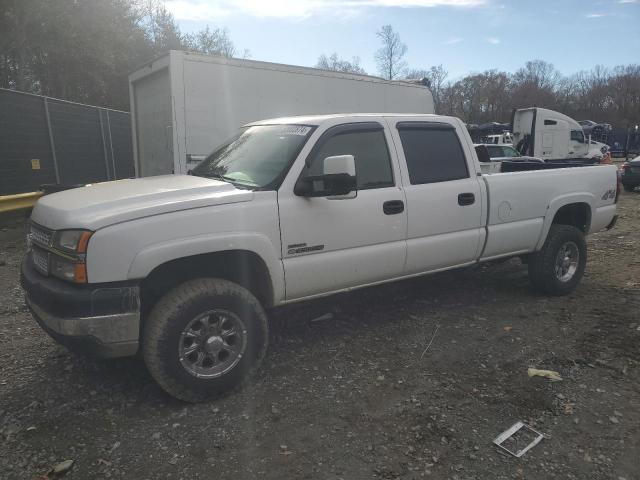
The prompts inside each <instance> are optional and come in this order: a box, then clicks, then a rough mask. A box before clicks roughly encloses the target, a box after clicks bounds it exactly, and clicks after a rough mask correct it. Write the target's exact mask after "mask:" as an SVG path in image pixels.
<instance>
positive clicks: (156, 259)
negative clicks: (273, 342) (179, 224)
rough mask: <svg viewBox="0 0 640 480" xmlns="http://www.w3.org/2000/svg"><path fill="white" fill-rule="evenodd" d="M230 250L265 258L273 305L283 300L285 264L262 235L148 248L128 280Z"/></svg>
mask: <svg viewBox="0 0 640 480" xmlns="http://www.w3.org/2000/svg"><path fill="white" fill-rule="evenodd" d="M229 250H246V251H249V252H252V253H255V254H256V255H258V256H259V257H260V258H262V260H263V261H264V263H265V265H266V266H267V269H268V270H269V275H270V276H271V282H272V286H273V294H274V299H273V300H274V304H278V303H280V302H281V301H282V299H284V271H283V267H282V262H281V261H280V258H279V255H278V253H277V252H276V250H275V249H274V246H273V244H272V243H271V241H270V240H269V238H268V237H267V236H266V235H263V234H261V233H247V232H243V233H242V234H233V233H228V234H224V233H220V234H214V235H198V236H194V237H189V238H182V239H174V240H169V241H166V242H161V243H155V244H152V245H149V246H147V247H146V248H144V249H143V250H141V251H140V252H138V254H137V255H136V256H135V257H134V259H133V262H132V263H131V266H130V267H129V272H128V274H127V278H128V279H131V280H133V279H140V278H146V277H147V276H148V275H149V273H151V271H153V269H155V268H156V267H159V266H160V265H162V264H164V263H166V262H169V261H171V260H177V259H180V258H185V257H190V256H193V255H201V254H206V253H218V252H224V251H229Z"/></svg>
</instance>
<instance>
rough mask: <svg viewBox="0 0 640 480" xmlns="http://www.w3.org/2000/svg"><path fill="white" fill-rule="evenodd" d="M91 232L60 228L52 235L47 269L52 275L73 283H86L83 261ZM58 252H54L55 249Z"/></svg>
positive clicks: (85, 267) (85, 266) (85, 269)
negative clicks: (51, 248)
mask: <svg viewBox="0 0 640 480" xmlns="http://www.w3.org/2000/svg"><path fill="white" fill-rule="evenodd" d="M91 235H93V232H90V231H88V230H60V231H58V232H56V233H55V234H54V236H53V241H52V247H53V250H52V251H51V252H52V253H51V255H50V256H49V257H50V262H51V263H50V267H49V271H50V273H51V275H53V276H54V277H58V278H60V279H62V280H66V281H68V282H75V283H87V265H86V263H85V259H86V253H87V246H88V244H89V239H90V238H91ZM56 250H57V251H58V252H60V253H59V254H58V253H55V251H56Z"/></svg>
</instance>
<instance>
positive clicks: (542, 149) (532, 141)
mask: <svg viewBox="0 0 640 480" xmlns="http://www.w3.org/2000/svg"><path fill="white" fill-rule="evenodd" d="M511 124H512V128H513V145H514V146H515V147H516V148H517V149H518V151H519V152H520V154H521V155H527V156H531V157H536V158H540V159H542V160H544V161H545V162H552V161H567V160H569V161H578V162H583V163H598V161H599V160H601V159H602V152H601V151H600V149H595V151H594V150H593V149H592V148H591V147H590V144H589V139H587V138H586V137H585V135H584V131H583V130H582V127H581V126H580V124H579V123H578V122H577V121H575V120H574V119H573V118H571V117H569V116H567V115H564V114H562V113H560V112H556V111H554V110H549V109H546V108H537V107H532V108H522V109H519V110H516V111H515V112H514V114H513V120H512V122H511Z"/></svg>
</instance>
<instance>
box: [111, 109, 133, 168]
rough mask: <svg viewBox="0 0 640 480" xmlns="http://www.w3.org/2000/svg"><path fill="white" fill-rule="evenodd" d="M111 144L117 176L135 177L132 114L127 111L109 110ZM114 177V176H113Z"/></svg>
mask: <svg viewBox="0 0 640 480" xmlns="http://www.w3.org/2000/svg"><path fill="white" fill-rule="evenodd" d="M108 113H109V125H110V128H111V145H113V150H112V152H113V159H112V165H113V166H114V168H115V175H114V177H115V178H131V177H135V175H136V172H135V168H134V166H133V157H132V155H133V144H132V142H131V115H129V114H128V113H125V112H118V111H113V110H111V111H109V112H108ZM112 178H113V177H112Z"/></svg>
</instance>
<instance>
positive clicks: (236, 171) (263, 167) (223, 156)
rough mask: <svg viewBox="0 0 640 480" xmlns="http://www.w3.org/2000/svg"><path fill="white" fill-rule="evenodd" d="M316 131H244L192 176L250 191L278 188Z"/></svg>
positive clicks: (294, 127) (300, 127) (278, 127)
mask: <svg viewBox="0 0 640 480" xmlns="http://www.w3.org/2000/svg"><path fill="white" fill-rule="evenodd" d="M314 128H315V127H311V126H308V125H291V124H289V125H255V126H251V127H245V128H242V129H241V130H240V131H239V132H238V133H237V134H236V135H234V136H233V137H231V138H230V139H229V140H227V141H226V142H225V143H224V144H223V145H222V146H220V147H218V148H217V149H216V150H214V151H213V152H212V153H211V154H209V155H208V156H207V158H205V159H204V160H203V161H202V162H201V163H200V164H199V165H198V166H197V167H196V168H194V169H193V170H192V171H191V174H192V175H197V176H199V177H207V178H217V179H220V180H224V181H226V182H229V183H232V184H234V185H236V186H238V187H244V188H250V189H267V190H268V189H272V188H276V187H277V186H278V184H279V182H281V181H282V179H283V177H284V175H286V173H287V171H288V170H289V167H290V166H291V164H292V163H293V161H294V160H295V158H296V157H297V156H298V154H299V153H300V150H302V147H303V146H304V144H305V142H306V141H307V139H308V138H309V136H310V135H311V132H312V131H313V130H314Z"/></svg>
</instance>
